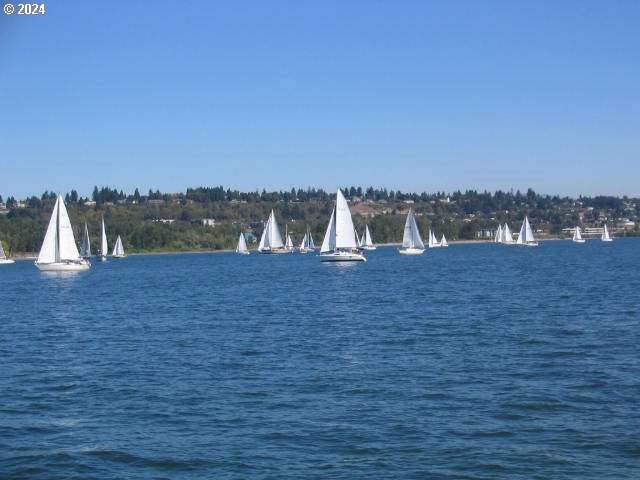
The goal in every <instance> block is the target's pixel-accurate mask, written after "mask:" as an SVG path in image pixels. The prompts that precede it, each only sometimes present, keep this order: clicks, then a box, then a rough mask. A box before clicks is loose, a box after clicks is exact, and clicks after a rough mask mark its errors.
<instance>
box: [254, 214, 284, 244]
mask: <svg viewBox="0 0 640 480" xmlns="http://www.w3.org/2000/svg"><path fill="white" fill-rule="evenodd" d="M258 252H259V253H291V250H287V249H286V248H285V245H284V242H283V241H282V235H281V234H280V229H279V228H278V222H277V221H276V216H275V214H274V213H273V210H271V214H270V215H269V219H268V220H267V224H266V225H265V226H264V231H263V232H262V236H261V237H260V243H259V244H258Z"/></svg>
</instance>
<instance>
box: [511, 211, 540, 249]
mask: <svg viewBox="0 0 640 480" xmlns="http://www.w3.org/2000/svg"><path fill="white" fill-rule="evenodd" d="M516 245H524V246H525V247H537V246H538V242H536V239H535V238H534V236H533V230H531V225H530V224H529V218H528V217H524V221H523V222H522V227H520V235H518V240H517V241H516Z"/></svg>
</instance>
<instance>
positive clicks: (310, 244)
mask: <svg viewBox="0 0 640 480" xmlns="http://www.w3.org/2000/svg"><path fill="white" fill-rule="evenodd" d="M307 248H310V249H312V250H313V249H314V248H316V246H315V244H314V243H313V236H312V235H311V229H310V228H309V227H307Z"/></svg>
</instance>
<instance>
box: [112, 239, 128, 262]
mask: <svg viewBox="0 0 640 480" xmlns="http://www.w3.org/2000/svg"><path fill="white" fill-rule="evenodd" d="M111 256H112V257H113V258H124V257H126V256H127V255H126V254H125V253H124V247H123V246H122V238H120V235H118V238H117V239H116V244H115V245H114V246H113V252H112V253H111Z"/></svg>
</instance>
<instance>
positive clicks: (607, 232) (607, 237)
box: [601, 223, 613, 242]
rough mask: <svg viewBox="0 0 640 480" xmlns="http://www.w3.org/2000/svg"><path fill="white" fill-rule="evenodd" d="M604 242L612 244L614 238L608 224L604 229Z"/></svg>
mask: <svg viewBox="0 0 640 480" xmlns="http://www.w3.org/2000/svg"><path fill="white" fill-rule="evenodd" d="M601 238H602V241H603V242H611V241H612V240H613V238H611V236H609V229H608V228H607V224H606V223H605V224H604V228H603V229H602V237H601Z"/></svg>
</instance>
